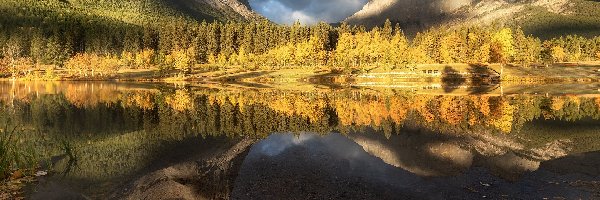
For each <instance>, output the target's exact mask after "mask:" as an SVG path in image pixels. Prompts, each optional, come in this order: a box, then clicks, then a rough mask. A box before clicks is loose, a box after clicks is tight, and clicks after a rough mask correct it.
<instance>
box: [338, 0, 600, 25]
mask: <svg viewBox="0 0 600 200" xmlns="http://www.w3.org/2000/svg"><path fill="white" fill-rule="evenodd" d="M599 4H600V3H599V2H597V1H584V0H372V1H370V2H369V3H368V4H367V5H365V6H364V7H363V9H362V10H361V11H359V12H357V13H355V14H354V15H352V16H350V17H348V18H347V19H346V20H345V21H346V22H348V23H350V24H362V25H366V26H369V27H370V26H377V25H381V24H383V23H384V21H385V20H386V19H390V20H391V21H392V22H397V23H400V24H401V25H402V26H403V27H404V30H405V31H408V32H416V31H421V30H424V29H427V28H429V27H431V26H440V25H456V24H482V23H483V24H485V23H491V22H496V21H499V22H502V23H512V24H516V25H520V26H528V25H532V24H533V25H535V26H539V25H547V24H548V23H551V22H547V21H543V20H539V19H536V18H542V17H547V16H555V21H556V23H561V24H565V23H567V24H569V23H571V24H575V23H577V22H574V21H573V20H572V19H577V21H582V20H583V21H586V22H587V21H590V22H591V23H594V22H593V21H594V20H593V19H588V18H589V17H590V15H593V16H595V17H594V18H596V17H598V16H600V14H597V13H589V12H587V11H582V10H581V8H580V7H598V6H600V5H599ZM538 20H539V21H538ZM561 20H562V21H561ZM565 20H566V21H567V22H564V21H565ZM569 20H571V21H569ZM542 23H546V24H542ZM533 25H532V26H533ZM595 25H598V26H597V27H600V23H595Z"/></svg>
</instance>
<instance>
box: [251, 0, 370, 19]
mask: <svg viewBox="0 0 600 200" xmlns="http://www.w3.org/2000/svg"><path fill="white" fill-rule="evenodd" d="M367 1H368V0H250V1H249V2H250V6H251V7H252V9H253V10H255V11H256V12H258V13H260V14H262V15H263V16H265V17H267V18H268V19H270V20H271V21H274V22H276V23H280V24H292V23H294V22H295V21H296V20H299V21H300V23H302V24H304V25H311V24H315V23H317V22H320V21H324V22H328V23H334V22H340V21H342V20H344V19H345V18H346V17H349V16H350V15H352V14H354V13H356V12H358V11H359V10H360V9H362V7H363V6H364V5H365V4H366V3H367Z"/></svg>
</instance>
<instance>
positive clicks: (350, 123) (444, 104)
mask: <svg viewBox="0 0 600 200" xmlns="http://www.w3.org/2000/svg"><path fill="white" fill-rule="evenodd" d="M283 88H289V89H283ZM599 88H600V86H599V84H585V85H579V84H554V85H552V84H550V85H522V84H514V85H510V84H506V85H486V86H478V87H464V86H460V85H459V86H452V85H436V84H413V85H410V84H408V85H407V84H399V85H377V84H366V85H354V86H347V87H333V86H328V85H318V84H307V85H296V86H294V87H288V86H286V87H277V86H261V85H258V86H257V85H254V84H253V85H247V84H243V85H242V84H239V85H228V84H185V83H171V84H166V83H164V84H158V83H126V82H0V113H1V114H0V125H1V126H2V127H5V128H4V129H3V130H7V129H9V127H16V130H17V131H16V132H17V133H18V134H17V137H18V140H17V141H18V142H19V145H18V146H19V147H21V148H23V149H27V152H29V153H30V154H31V155H32V157H34V158H36V159H38V160H39V163H40V166H41V169H40V170H45V171H48V175H46V176H40V177H38V180H37V181H36V182H34V183H31V184H29V185H28V186H27V187H26V194H25V195H26V197H27V198H31V199H123V198H128V199H147V198H163V197H164V198H181V199H203V198H209V199H230V198H231V199H465V198H466V199H481V198H491V199H542V198H567V199H595V198H600V167H599V166H600V92H599V90H598V89H599ZM565 91H568V93H567V92H565Z"/></svg>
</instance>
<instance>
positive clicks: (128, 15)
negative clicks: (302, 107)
mask: <svg viewBox="0 0 600 200" xmlns="http://www.w3.org/2000/svg"><path fill="white" fill-rule="evenodd" d="M15 12H16V13H20V14H18V15H20V16H23V17H24V18H29V17H33V18H36V17H39V15H45V14H46V13H55V14H56V15H59V16H76V17H74V18H91V19H99V18H102V19H109V20H112V21H119V22H124V23H127V24H137V25H141V24H154V25H158V26H161V24H164V23H172V22H174V21H181V20H180V19H182V18H184V19H187V20H197V21H202V20H206V21H209V22H211V21H213V20H218V21H229V20H233V21H251V20H255V19H260V18H261V17H260V15H259V14H256V13H255V12H253V11H252V10H251V9H250V6H249V5H248V2H247V0H0V14H7V15H14V14H15ZM35 13H38V14H35ZM55 14H51V15H55ZM30 15H32V16H30Z"/></svg>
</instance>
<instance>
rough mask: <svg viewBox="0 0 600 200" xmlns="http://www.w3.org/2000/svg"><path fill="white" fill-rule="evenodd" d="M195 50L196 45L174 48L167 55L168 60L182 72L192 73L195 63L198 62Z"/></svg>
mask: <svg viewBox="0 0 600 200" xmlns="http://www.w3.org/2000/svg"><path fill="white" fill-rule="evenodd" d="M194 52H195V49H194V47H190V48H188V49H179V50H172V51H171V53H170V54H169V55H167V57H166V62H167V63H169V64H170V65H171V66H172V67H173V68H175V69H177V70H179V71H180V72H181V73H182V74H187V73H190V72H191V71H192V67H193V65H194V64H196V59H195V56H194Z"/></svg>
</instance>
